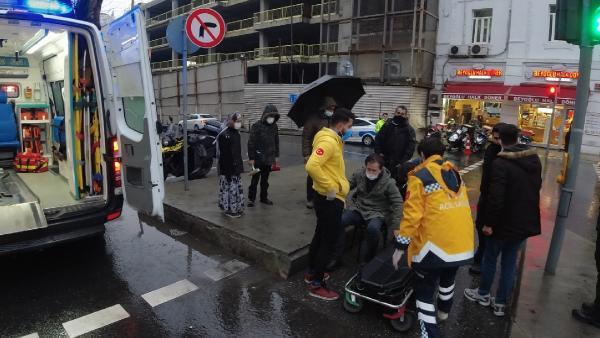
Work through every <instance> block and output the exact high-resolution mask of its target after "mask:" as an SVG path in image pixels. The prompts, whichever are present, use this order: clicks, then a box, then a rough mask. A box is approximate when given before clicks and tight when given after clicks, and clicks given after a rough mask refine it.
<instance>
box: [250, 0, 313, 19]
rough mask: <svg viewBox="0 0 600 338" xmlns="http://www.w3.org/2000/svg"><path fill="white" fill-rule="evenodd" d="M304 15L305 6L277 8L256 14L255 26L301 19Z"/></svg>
mask: <svg viewBox="0 0 600 338" xmlns="http://www.w3.org/2000/svg"><path fill="white" fill-rule="evenodd" d="M303 14H304V4H297V5H293V6H286V7H280V8H275V9H271V10H268V11H264V12H257V13H254V24H257V23H268V22H275V21H279V20H285V19H289V18H291V17H301V16H302V15H303Z"/></svg>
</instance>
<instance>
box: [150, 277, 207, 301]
mask: <svg viewBox="0 0 600 338" xmlns="http://www.w3.org/2000/svg"><path fill="white" fill-rule="evenodd" d="M196 290H198V287H197V286H196V285H195V284H194V283H192V282H190V281H189V280H187V279H183V280H180V281H179V282H175V283H173V284H171V285H167V286H165V287H162V288H160V289H157V290H154V291H150V292H148V293H146V294H143V295H142V298H144V300H145V301H146V302H147V303H148V304H150V306H152V307H155V306H158V305H160V304H163V303H166V302H168V301H170V300H173V299H175V298H177V297H180V296H183V295H185V294H187V293H190V292H192V291H196Z"/></svg>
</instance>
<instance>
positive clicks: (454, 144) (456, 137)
mask: <svg viewBox="0 0 600 338" xmlns="http://www.w3.org/2000/svg"><path fill="white" fill-rule="evenodd" d="M471 129H473V126H471V125H468V124H463V125H461V126H459V127H458V128H456V130H454V131H453V132H451V133H450V136H448V150H453V149H457V150H462V149H463V147H464V145H465V142H466V140H467V137H469V130H471Z"/></svg>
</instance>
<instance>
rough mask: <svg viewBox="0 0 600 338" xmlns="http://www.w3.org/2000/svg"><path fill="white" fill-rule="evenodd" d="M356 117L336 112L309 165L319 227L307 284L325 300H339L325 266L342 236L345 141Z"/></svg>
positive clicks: (345, 191)
mask: <svg viewBox="0 0 600 338" xmlns="http://www.w3.org/2000/svg"><path fill="white" fill-rule="evenodd" d="M354 118H355V117H354V114H352V112H351V111H349V110H348V109H344V108H338V109H336V111H335V113H334V114H333V116H332V117H331V124H330V127H329V128H322V129H321V130H320V131H319V132H318V133H317V134H316V135H315V139H314V141H313V147H312V148H313V151H312V154H311V155H310V157H309V159H308V161H307V162H306V171H307V172H308V175H309V176H310V177H311V178H312V180H313V189H314V190H315V192H316V196H315V199H314V207H315V213H316V214H317V227H316V229H315V234H314V236H313V239H312V242H311V243H310V248H309V271H308V273H307V274H306V276H305V277H304V281H305V282H307V283H309V294H310V295H311V296H313V297H316V298H319V299H323V300H329V301H332V300H337V299H338V298H339V295H338V293H336V292H335V291H331V290H329V289H328V288H327V285H326V284H325V280H327V279H328V277H329V276H328V275H327V274H326V273H325V267H326V265H327V263H328V262H329V259H331V257H332V255H333V253H334V251H335V243H336V242H337V238H338V237H339V236H341V235H342V233H343V231H344V228H343V227H342V212H343V211H344V204H345V200H346V195H348V191H349V190H350V183H349V182H348V179H347V178H346V166H345V164H344V140H345V139H346V138H348V137H349V135H352V132H351V131H350V128H352V122H353V121H354Z"/></svg>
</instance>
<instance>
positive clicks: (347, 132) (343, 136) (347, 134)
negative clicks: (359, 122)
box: [342, 129, 352, 142]
mask: <svg viewBox="0 0 600 338" xmlns="http://www.w3.org/2000/svg"><path fill="white" fill-rule="evenodd" d="M350 137H352V130H351V129H348V130H346V132H345V133H344V135H342V141H344V142H346V141H347V140H348V139H349V138H350Z"/></svg>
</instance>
